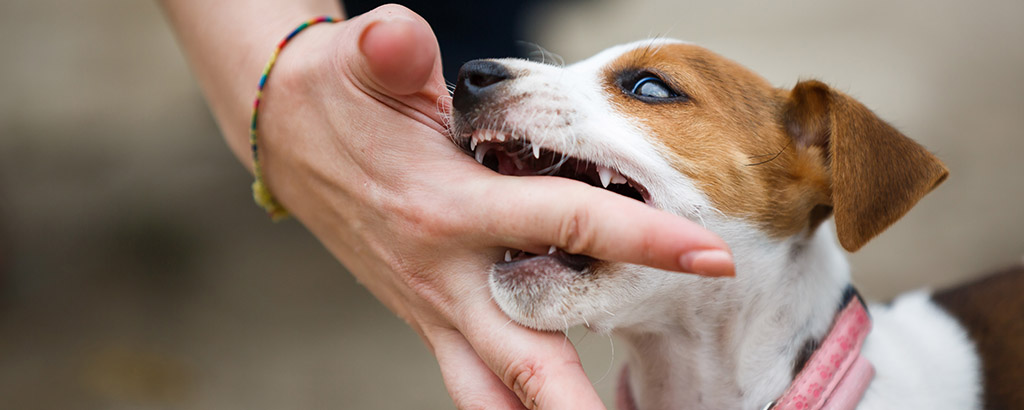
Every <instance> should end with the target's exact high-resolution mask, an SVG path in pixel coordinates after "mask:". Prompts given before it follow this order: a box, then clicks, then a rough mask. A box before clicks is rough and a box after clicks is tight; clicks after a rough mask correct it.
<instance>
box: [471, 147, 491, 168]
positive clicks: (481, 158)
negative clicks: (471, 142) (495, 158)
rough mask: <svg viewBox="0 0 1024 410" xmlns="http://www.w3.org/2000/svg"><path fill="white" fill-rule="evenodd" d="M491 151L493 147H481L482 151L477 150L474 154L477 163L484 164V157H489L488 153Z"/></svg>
mask: <svg viewBox="0 0 1024 410" xmlns="http://www.w3.org/2000/svg"><path fill="white" fill-rule="evenodd" d="M490 150H491V147H490V146H489V145H481V146H480V149H478V150H476V152H475V153H474V156H475V157H476V162H479V163H481V164H483V163H484V157H485V156H486V155H487V151H490Z"/></svg>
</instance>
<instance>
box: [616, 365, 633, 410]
mask: <svg viewBox="0 0 1024 410" xmlns="http://www.w3.org/2000/svg"><path fill="white" fill-rule="evenodd" d="M615 407H618V408H619V410H636V401H634V400H633V391H632V390H630V389H629V367H627V366H626V365H622V371H621V372H619V387H618V389H616V391H615Z"/></svg>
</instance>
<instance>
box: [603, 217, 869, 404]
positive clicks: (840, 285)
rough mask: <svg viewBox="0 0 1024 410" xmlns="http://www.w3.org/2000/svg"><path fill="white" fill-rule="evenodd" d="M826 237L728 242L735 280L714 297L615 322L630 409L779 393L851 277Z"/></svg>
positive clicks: (824, 232) (755, 400)
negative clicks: (637, 320) (648, 319)
mask: <svg viewBox="0 0 1024 410" xmlns="http://www.w3.org/2000/svg"><path fill="white" fill-rule="evenodd" d="M831 235H832V233H831V232H830V230H829V229H827V228H826V229H819V230H818V232H816V233H815V234H814V235H813V236H812V237H810V238H805V239H801V240H797V239H792V240H786V241H776V242H775V243H774V244H773V245H771V246H766V245H765V243H766V242H765V241H764V240H763V238H760V239H756V240H755V239H753V238H752V240H750V241H749V243H746V242H745V241H742V240H735V239H734V240H732V241H731V242H730V246H731V248H732V249H733V251H734V254H735V255H736V257H737V260H736V263H737V277H736V278H735V279H731V280H723V281H721V282H720V284H719V286H717V287H716V291H715V294H704V295H702V294H700V293H702V292H699V291H698V292H692V293H690V292H687V293H686V294H685V296H680V297H681V298H684V297H685V298H690V300H684V301H681V302H679V303H678V304H677V306H676V307H677V310H675V311H673V313H672V315H673V316H674V317H672V318H671V320H670V321H668V322H671V323H673V325H671V326H669V327H665V326H663V325H662V326H651V325H650V324H649V323H647V324H641V325H636V326H626V327H620V328H618V329H616V330H615V331H614V333H615V334H617V335H618V336H620V337H621V338H622V339H623V340H624V341H625V342H626V344H627V345H628V346H629V351H630V353H629V356H630V357H629V359H628V362H627V366H628V368H629V376H628V384H629V388H630V389H631V390H630V392H631V394H632V396H633V398H634V399H635V404H636V410H659V409H761V408H762V407H763V406H764V405H765V404H767V403H768V402H770V401H772V400H774V399H776V398H778V397H779V396H780V395H781V394H782V392H783V391H784V390H785V389H786V388H787V387H788V385H789V383H790V382H791V381H792V378H793V367H794V361H795V360H796V358H797V356H798V355H799V354H800V350H801V348H802V346H803V345H804V343H805V342H806V341H807V340H808V339H812V338H813V339H818V338H821V337H822V336H823V335H824V334H825V333H826V332H827V331H828V328H829V326H830V324H831V321H832V317H833V314H834V313H835V309H836V307H837V306H838V304H839V301H840V299H841V297H842V291H843V289H844V288H845V286H846V285H847V284H848V283H849V268H848V265H847V264H846V261H845V258H844V257H843V255H842V252H841V251H839V249H838V247H837V246H836V245H835V242H834V239H832V236H831ZM727 241H728V239H727ZM780 247H781V248H782V249H780ZM784 250H792V251H784ZM779 255H788V257H784V258H780V257H779ZM765 283H769V284H773V285H769V286H766V285H765ZM794 302H797V303H794ZM659 322H660V323H666V321H659ZM620 410H622V409H620Z"/></svg>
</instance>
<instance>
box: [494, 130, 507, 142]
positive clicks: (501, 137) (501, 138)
mask: <svg viewBox="0 0 1024 410" xmlns="http://www.w3.org/2000/svg"><path fill="white" fill-rule="evenodd" d="M494 134H495V135H494V138H497V139H498V141H500V142H505V134H504V133H502V132H495V133H494Z"/></svg>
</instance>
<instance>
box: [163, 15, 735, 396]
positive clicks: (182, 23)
mask: <svg viewBox="0 0 1024 410" xmlns="http://www.w3.org/2000/svg"><path fill="white" fill-rule="evenodd" d="M161 3H162V5H163V7H164V9H165V11H166V13H167V16H168V18H169V20H170V22H171V24H172V26H173V27H174V29H175V31H176V33H177V36H178V38H179V41H180V43H181V45H182V48H183V49H184V51H185V54H186V56H187V57H188V59H189V62H190V64H191V66H192V69H193V71H194V72H195V74H196V77H197V79H198V81H199V83H200V86H201V88H202V90H203V92H204V94H205V96H206V99H207V101H208V103H209V105H210V107H211V110H212V111H213V113H214V116H215V118H216V119H217V122H218V124H219V126H220V129H221V132H222V133H223V135H224V138H225V139H226V141H227V143H228V145H229V146H230V147H231V149H232V151H233V152H234V153H235V154H236V155H237V156H238V158H239V159H240V160H241V162H242V164H243V165H244V166H246V167H247V168H249V169H250V170H252V158H251V152H250V149H249V142H248V128H247V126H248V121H249V115H250V114H251V113H250V110H251V104H252V100H253V99H254V98H255V96H256V80H257V79H258V78H259V75H260V71H261V70H262V68H263V66H264V64H265V63H266V60H267V58H268V57H269V56H270V53H271V52H272V51H273V48H274V46H275V45H276V44H277V42H278V41H280V38H281V37H282V36H283V35H284V34H286V33H288V32H289V31H291V30H292V29H293V28H294V27H295V26H297V25H298V24H299V23H300V22H302V21H306V20H308V19H310V18H312V17H315V16H319V15H330V16H342V15H343V14H342V10H341V8H340V5H339V4H338V2H336V1H331V0H296V1H285V0H245V1H242V0H218V1H208V0H162V1H161ZM449 103H450V97H449V96H448V92H447V90H446V88H445V84H444V80H443V78H442V76H441V60H440V54H439V51H438V46H437V42H436V39H435V38H434V35H433V32H432V31H431V29H430V27H429V25H428V24H427V23H426V22H425V21H424V20H423V19H422V18H420V17H419V16H418V15H416V14H414V13H413V12H411V11H409V10H408V9H405V8H403V7H400V6H393V5H392V6H383V7H381V8H378V9H376V10H373V11H371V12H368V13H366V14H364V15H361V16H358V17H356V18H353V19H350V20H347V21H344V22H341V23H338V24H320V25H317V26H313V27H310V28H309V29H307V30H306V31H304V32H302V33H301V34H299V35H298V36H297V37H296V38H294V39H293V40H292V41H291V42H290V43H289V44H288V46H287V47H286V49H285V50H284V51H283V52H282V54H281V55H280V57H279V59H278V62H277V65H276V67H275V68H274V71H273V73H272V75H271V76H270V79H269V80H268V82H267V86H266V88H265V90H264V95H263V100H262V102H261V107H260V122H259V130H260V141H259V146H260V157H261V160H262V161H263V171H264V175H265V179H266V184H267V186H268V187H269V189H270V190H271V192H273V193H274V195H275V196H276V198H277V199H278V200H279V201H280V202H281V203H282V204H283V205H284V206H285V208H287V209H288V210H289V211H290V212H291V213H292V215H294V217H295V218H296V219H297V220H298V221H299V222H301V223H302V224H304V225H305V226H306V227H307V228H308V229H309V230H310V231H311V232H312V233H313V234H314V235H315V236H316V237H317V238H318V239H319V240H320V241H321V242H322V243H323V244H324V246H325V247H326V248H327V249H328V250H329V251H330V252H331V253H332V254H333V255H334V256H335V257H336V258H337V259H338V260H339V261H341V262H342V263H343V264H344V265H345V266H346V267H347V268H348V270H349V271H350V272H351V273H352V274H353V275H354V276H356V278H358V279H359V281H360V283H362V284H363V285H364V286H366V288H367V289H369V290H370V292H372V293H373V294H374V296H376V297H377V299H379V300H380V301H381V302H382V303H383V304H384V305H386V306H387V307H388V308H389V309H391V310H392V311H393V312H395V313H396V314H397V315H398V316H399V317H401V318H402V319H404V320H405V321H406V322H407V323H408V324H409V325H410V326H411V327H412V328H413V329H415V330H416V332H417V333H419V334H420V336H421V337H422V338H423V340H424V342H425V343H426V345H427V346H428V347H429V348H430V350H431V352H433V354H434V355H435V356H436V357H437V360H438V363H439V364H440V368H441V374H442V376H443V378H444V382H445V385H446V387H447V389H448V392H449V394H450V395H451V397H452V399H453V400H454V401H455V403H456V405H457V406H458V407H459V408H461V409H484V408H487V409H521V408H524V407H525V408H545V409H547V408H551V409H597V408H603V405H602V403H601V401H600V399H599V398H598V396H597V394H596V392H595V391H594V389H593V387H592V386H591V383H590V381H589V380H588V379H587V377H586V375H585V374H584V373H583V368H582V366H581V365H580V362H579V358H578V356H577V354H576V352H575V351H574V350H573V349H566V348H565V346H564V336H563V335H562V334H561V333H552V332H538V331H534V330H531V329H527V328H524V327H521V326H517V325H515V324H509V319H508V317H507V316H506V315H505V314H504V313H502V312H501V311H500V310H499V309H498V308H497V307H496V306H495V305H494V303H493V302H492V301H491V300H490V294H489V292H488V291H487V275H486V273H487V272H488V269H489V268H490V267H491V266H492V265H493V263H494V262H495V261H498V260H500V259H501V257H502V255H503V254H504V252H505V250H506V249H509V248H514V249H523V250H526V251H530V252H534V253H541V252H546V250H547V249H548V248H549V247H550V246H552V245H554V246H557V247H559V248H561V249H564V250H566V251H568V252H571V253H579V254H586V255H590V256H593V257H596V258H599V259H607V260H615V261H622V262H631V263H638V264H644V265H648V266H653V267H656V268H661V269H665V270H671V271H678V272H690V273H698V274H703V275H709V276H731V275H732V274H733V266H732V259H731V256H730V255H729V253H728V250H727V247H726V245H725V243H724V242H722V241H721V240H720V239H719V238H718V237H716V236H715V235H713V234H711V233H710V232H707V231H705V230H704V229H702V228H701V227H699V226H697V225H695V224H694V223H692V222H690V221H688V220H686V219H683V218H680V217H677V216H674V215H671V214H668V213H665V212H662V211H659V210H656V209H653V208H650V207H648V206H646V205H644V204H642V203H640V202H637V201H634V200H632V199H628V198H625V197H622V196H619V195H616V194H613V193H610V192H608V191H605V190H601V189H598V188H594V187H591V186H588V185H586V184H583V183H580V182H577V181H572V180H567V179H563V178H555V177H511V176H502V175H499V174H496V173H494V172H492V171H491V170H489V169H487V168H485V167H483V166H481V165H479V164H477V163H476V162H475V161H474V160H473V159H472V158H470V157H468V156H466V155H465V154H463V153H462V152H461V151H459V150H458V149H457V148H456V147H455V146H454V145H453V144H452V143H451V142H450V141H449V140H448V138H447V137H446V135H445V128H444V126H443V124H444V118H443V117H444V115H445V114H444V113H445V112H447V111H446V110H447V107H448V104H449Z"/></svg>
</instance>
